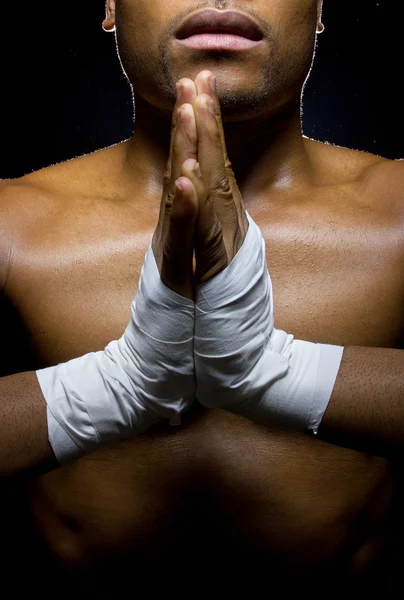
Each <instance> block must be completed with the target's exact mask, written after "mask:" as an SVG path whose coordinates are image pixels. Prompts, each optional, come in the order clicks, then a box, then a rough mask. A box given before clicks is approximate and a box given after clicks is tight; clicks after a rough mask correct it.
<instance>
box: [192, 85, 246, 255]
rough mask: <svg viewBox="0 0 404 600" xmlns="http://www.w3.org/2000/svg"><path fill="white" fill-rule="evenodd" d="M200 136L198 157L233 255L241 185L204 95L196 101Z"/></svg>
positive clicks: (197, 126)
mask: <svg viewBox="0 0 404 600" xmlns="http://www.w3.org/2000/svg"><path fill="white" fill-rule="evenodd" d="M194 109H195V118H196V129H197V138H198V160H199V163H200V165H201V171H202V174H203V178H204V182H205V185H206V187H207V190H208V198H209V199H212V201H213V203H214V210H215V212H216V215H217V217H218V219H219V221H220V223H221V225H222V229H223V239H224V244H225V247H226V252H227V255H228V256H229V257H231V258H233V256H234V254H235V250H234V245H235V243H236V241H237V238H238V237H239V233H240V228H239V222H238V221H239V218H238V210H237V207H236V200H235V193H236V192H237V190H238V188H237V186H236V187H235V188H234V189H233V185H232V183H231V181H230V179H229V177H228V174H227V171H226V168H225V160H224V155H223V148H222V144H221V139H220V132H219V126H218V123H217V120H216V117H215V115H214V114H213V112H212V111H213V102H212V100H211V99H210V97H209V96H207V95H206V94H202V95H200V96H198V97H197V99H196V100H195V103H194Z"/></svg>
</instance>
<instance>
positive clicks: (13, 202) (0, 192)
mask: <svg viewBox="0 0 404 600" xmlns="http://www.w3.org/2000/svg"><path fill="white" fill-rule="evenodd" d="M121 145H122V144H120V145H118V146H114V147H111V148H107V149H105V150H100V151H98V152H94V153H92V154H89V155H85V156H81V157H78V158H75V159H72V160H69V161H66V162H63V163H60V164H57V165H51V166H49V167H46V168H44V169H41V170H39V171H35V172H33V173H29V174H28V175H25V176H23V177H20V178H18V179H5V180H4V179H3V180H0V223H1V226H0V291H2V290H3V291H4V289H5V287H6V284H7V278H8V274H9V271H10V267H11V264H12V260H13V255H14V254H15V252H16V250H17V249H18V248H21V247H23V246H24V247H30V245H31V244H33V243H35V239H36V238H38V236H41V235H42V234H43V232H44V231H45V230H46V229H48V230H49V228H51V227H52V226H53V225H55V222H56V221H55V220H57V219H58V218H60V217H61V216H62V214H64V213H65V212H66V211H67V210H68V209H70V210H74V207H75V206H77V205H78V203H80V202H81V203H83V202H84V203H85V202H86V199H89V200H93V199H94V198H95V197H102V195H103V194H104V195H105V194H108V193H109V192H108V189H107V185H106V181H104V178H105V177H107V175H108V173H109V172H110V170H109V169H108V168H107V164H108V162H111V163H112V164H113V163H114V162H117V160H119V159H117V154H119V152H121V150H120V148H119V146H121ZM119 156H120V155H119Z"/></svg>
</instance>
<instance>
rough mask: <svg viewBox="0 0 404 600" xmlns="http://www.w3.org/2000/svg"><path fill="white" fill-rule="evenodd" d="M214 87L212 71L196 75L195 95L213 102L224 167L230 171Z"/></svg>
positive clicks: (214, 80)
mask: <svg viewBox="0 0 404 600" xmlns="http://www.w3.org/2000/svg"><path fill="white" fill-rule="evenodd" d="M216 85H217V82H216V77H215V75H214V74H213V73H212V71H208V70H205V71H201V72H200V73H198V75H197V76H196V78H195V86H196V90H197V94H198V95H201V94H206V95H207V96H209V97H210V98H212V100H213V104H214V107H215V114H216V115H217V117H218V127H219V134H220V141H221V143H222V150H223V158H224V162H225V167H226V168H229V169H231V168H232V166H231V162H230V160H229V156H228V154H227V148H226V138H225V135H224V128H223V121H222V116H221V108H220V101H219V97H218V95H217V91H216Z"/></svg>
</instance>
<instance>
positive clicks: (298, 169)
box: [124, 98, 310, 204]
mask: <svg viewBox="0 0 404 600" xmlns="http://www.w3.org/2000/svg"><path fill="white" fill-rule="evenodd" d="M135 106H136V123H135V129H134V135H133V137H132V138H131V140H130V141H129V142H128V143H127V144H126V157H125V159H126V160H125V167H124V169H125V171H126V173H125V175H126V176H128V177H129V179H130V180H132V181H136V184H137V185H139V184H140V185H141V186H144V188H145V189H146V190H147V192H148V193H150V194H151V195H153V196H155V195H156V194H157V195H161V190H162V186H163V176H164V171H165V169H166V165H167V160H168V155H169V144H170V136H171V121H170V120H168V119H167V116H166V115H164V116H163V115H162V114H160V113H156V111H155V110H154V109H153V108H152V107H151V106H150V105H149V104H147V103H145V102H144V101H143V100H142V99H140V98H136V104H135ZM224 132H225V137H226V146H227V152H228V155H229V159H230V161H231V163H232V166H233V170H234V174H235V176H236V181H237V183H238V185H239V188H240V191H241V194H242V196H243V199H244V202H245V203H246V204H248V202H249V200H250V199H251V200H252V198H264V197H265V196H266V195H267V194H268V193H271V192H275V191H283V192H285V191H287V190H288V189H291V188H294V187H295V186H296V185H299V184H300V183H302V182H303V181H307V180H308V178H309V177H310V161H309V157H308V155H307V152H306V147H305V144H304V138H303V136H302V131H301V120H300V103H299V102H298V103H295V105H293V106H289V107H287V108H285V109H283V110H282V112H280V113H279V114H277V115H275V116H273V117H270V118H267V119H266V120H262V119H261V121H260V122H256V123H251V122H250V121H245V122H231V123H224Z"/></svg>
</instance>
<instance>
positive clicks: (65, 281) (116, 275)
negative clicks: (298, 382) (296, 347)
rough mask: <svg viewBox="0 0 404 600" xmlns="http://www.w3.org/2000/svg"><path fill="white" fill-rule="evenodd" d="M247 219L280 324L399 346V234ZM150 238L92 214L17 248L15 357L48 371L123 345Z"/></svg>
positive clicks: (310, 333)
mask: <svg viewBox="0 0 404 600" xmlns="http://www.w3.org/2000/svg"><path fill="white" fill-rule="evenodd" d="M250 214H251V216H252V217H253V218H254V219H255V221H256V222H257V224H258V225H259V226H260V227H261V230H262V232H263V235H264V238H265V240H266V253H267V264H268V268H269V272H270V275H271V279H272V285H273V294H274V304H275V327H277V328H278V329H283V330H285V331H287V332H289V333H293V335H294V336H295V337H296V338H297V339H304V340H307V341H316V342H321V343H330V344H340V345H369V346H380V347H383V346H386V347H397V346H399V345H400V343H401V342H400V340H402V333H403V329H404V302H403V297H404V285H403V281H402V277H400V269H401V271H402V267H400V264H401V259H400V250H399V244H398V240H397V239H396V237H397V236H395V235H394V233H393V232H392V230H390V229H389V228H388V226H387V225H386V224H384V223H381V224H380V225H379V226H375V225H374V224H372V226H370V225H369V223H368V222H366V221H364V222H363V223H361V222H358V219H357V220H356V224H355V226H348V225H347V224H346V223H344V222H330V220H327V219H323V218H321V219H318V218H316V219H313V218H307V220H302V219H301V218H300V219H299V220H296V219H293V218H292V219H291V218H288V216H287V215H284V216H283V217H282V218H279V217H277V216H276V215H275V216H274V218H272V219H268V217H267V216H265V217H263V216H260V214H259V213H258V212H257V214H254V212H250ZM111 219H113V221H111ZM152 235H153V229H152V228H151V227H149V226H148V227H145V225H144V221H141V220H140V218H139V217H136V218H133V220H132V222H129V221H128V219H122V218H121V217H120V215H119V214H118V213H117V214H116V215H115V216H114V217H113V218H112V216H110V217H109V219H106V221H105V222H103V226H101V222H100V219H99V217H98V218H97V219H95V218H92V217H91V215H88V216H87V218H86V219H82V220H80V221H79V222H75V223H74V225H73V224H72V221H71V220H69V219H66V221H65V223H64V224H63V225H59V227H58V235H57V236H56V235H54V234H53V233H52V228H49V229H48V230H47V231H46V232H45V231H44V232H42V234H41V235H40V236H38V239H37V240H36V241H35V242H32V243H31V244H29V245H26V246H23V245H21V247H20V248H17V249H16V250H15V254H14V261H13V267H12V270H11V274H10V279H9V285H8V288H7V291H8V298H9V301H10V307H9V310H10V314H9V316H6V319H5V321H6V322H5V327H6V328H8V329H9V335H8V338H9V339H10V338H11V339H14V340H20V342H21V340H23V341H22V342H21V343H20V347H19V348H18V344H16V348H15V354H16V356H21V352H22V346H24V347H26V348H28V347H29V348H30V353H31V354H30V356H31V358H30V359H29V360H30V361H31V362H32V363H33V364H32V365H29V366H28V368H41V367H45V366H48V365H51V364H57V363H58V362H65V361H67V360H70V359H71V358H74V357H76V356H80V355H82V354H84V353H87V352H90V351H98V350H103V349H104V347H105V346H106V345H107V344H108V343H109V342H110V341H111V340H112V339H118V338H119V337H120V336H121V335H122V334H123V332H124V330H125V328H126V326H127V323H128V322H129V319H130V307H131V303H132V301H133V299H134V297H135V295H136V292H137V288H138V281H139V277H140V272H141V268H142V265H143V261H144V256H145V253H146V251H147V248H148V246H149V244H150V242H151V239H152ZM11 306H12V308H11ZM21 332H23V333H21ZM21 344H22V346H21ZM16 366H17V368H18V365H16ZM25 368H27V366H25Z"/></svg>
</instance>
